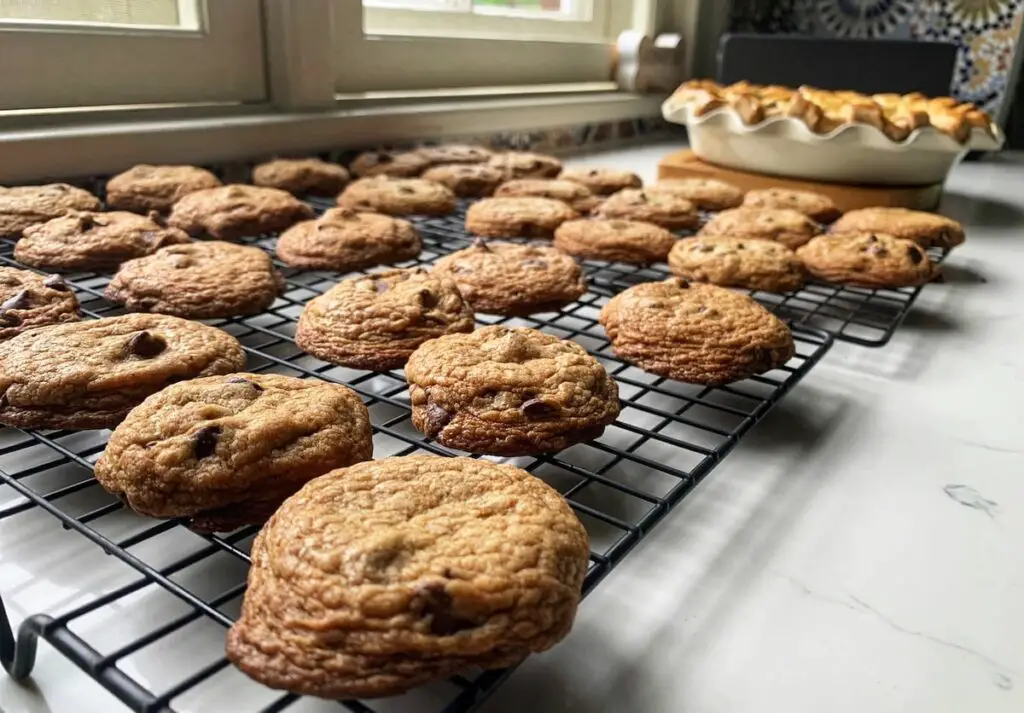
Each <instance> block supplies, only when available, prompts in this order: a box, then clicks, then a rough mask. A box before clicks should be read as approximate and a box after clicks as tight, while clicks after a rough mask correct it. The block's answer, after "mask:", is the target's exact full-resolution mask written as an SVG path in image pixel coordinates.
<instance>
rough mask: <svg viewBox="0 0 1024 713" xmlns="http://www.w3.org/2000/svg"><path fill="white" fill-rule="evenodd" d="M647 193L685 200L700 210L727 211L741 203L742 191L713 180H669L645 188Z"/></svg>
mask: <svg viewBox="0 0 1024 713" xmlns="http://www.w3.org/2000/svg"><path fill="white" fill-rule="evenodd" d="M647 192H648V193H669V194H671V195H676V196H679V197H680V198H685V199H686V200H688V201H690V202H691V203H693V204H694V205H695V206H697V208H698V209H700V210H728V209H729V208H736V207H738V206H739V205H740V204H741V203H743V189H742V188H739V187H738V186H734V185H733V184H731V183H727V182H725V181H719V180H717V179H714V178H669V179H664V180H661V181H658V182H657V183H654V184H652V185H650V186H647Z"/></svg>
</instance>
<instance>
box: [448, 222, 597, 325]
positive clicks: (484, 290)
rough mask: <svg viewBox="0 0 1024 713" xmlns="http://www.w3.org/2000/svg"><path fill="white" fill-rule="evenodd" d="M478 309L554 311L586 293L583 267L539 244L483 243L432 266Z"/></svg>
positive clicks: (516, 312)
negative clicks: (449, 278) (452, 282)
mask: <svg viewBox="0 0 1024 713" xmlns="http://www.w3.org/2000/svg"><path fill="white" fill-rule="evenodd" d="M433 271H434V272H435V273H437V274H439V275H447V276H449V277H451V279H452V280H454V281H455V284H456V285H458V286H459V292H461V293H462V296H463V297H465V298H466V301H468V302H469V303H470V304H471V305H472V306H473V309H475V310H476V311H478V312H488V313H491V314H506V315H519V316H522V315H528V314H534V313H536V312H550V311H552V310H557V309H559V308H560V307H563V306H565V305H567V304H569V303H570V302H573V301H574V300H576V299H578V298H579V297H580V296H581V295H582V294H583V293H584V292H586V291H587V283H586V280H585V279H584V277H583V271H582V270H580V266H579V265H577V264H576V261H575V260H573V259H572V258H571V257H569V256H568V255H566V254H565V253H563V252H562V251H560V250H555V249H554V248H549V247H542V246H539V245H515V244H513V243H485V242H484V241H483V240H478V241H477V242H476V243H474V244H473V246H472V247H469V248H466V249H465V250H459V251H457V252H453V253H451V254H450V255H446V256H445V257H443V258H441V259H440V260H438V261H437V262H436V263H435V264H434V270H433Z"/></svg>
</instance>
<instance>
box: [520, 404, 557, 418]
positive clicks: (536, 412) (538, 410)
mask: <svg viewBox="0 0 1024 713" xmlns="http://www.w3.org/2000/svg"><path fill="white" fill-rule="evenodd" d="M519 410H520V411H522V412H523V415H524V416H529V417H530V418H537V417H539V416H548V415H550V414H552V413H554V412H555V411H557V410H558V407H557V406H553V405H551V404H549V403H547V402H546V401H541V400H540V399H530V400H529V401H526V402H525V403H523V405H522V406H520V407H519Z"/></svg>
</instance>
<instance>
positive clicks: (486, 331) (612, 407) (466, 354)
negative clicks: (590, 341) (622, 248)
mask: <svg viewBox="0 0 1024 713" xmlns="http://www.w3.org/2000/svg"><path fill="white" fill-rule="evenodd" d="M405 375H406V378H407V379H408V380H409V386H410V388H409V399H410V401H411V403H412V422H413V425H414V426H416V428H418V429H419V430H421V431H422V432H423V433H425V434H426V435H427V436H429V437H431V438H434V439H436V440H437V441H438V442H439V443H442V444H444V445H446V446H449V447H450V448H457V449H459V450H463V451H468V452H470V453H487V454H492V455H504V456H521V455H531V454H536V453H553V452H557V451H560V450H563V449H565V448H568V447H569V446H571V445H573V444H574V443H580V442H585V441H591V440H594V439H595V438H598V437H600V435H601V434H602V433H603V432H604V428H605V426H607V425H608V424H610V423H611V422H612V421H614V420H615V417H616V416H618V414H619V396H618V386H617V385H616V383H615V381H614V380H613V379H612V378H611V377H610V376H608V372H607V371H605V369H604V367H603V366H601V364H600V363H598V361H597V360H596V359H595V358H594V357H592V356H590V355H589V354H587V352H586V350H584V349H583V347H581V346H580V345H579V344H576V343H575V342H571V341H568V340H565V339H559V338H557V337H555V336H552V335H550V334H544V333H543V332H538V331H537V330H534V329H527V328H525V327H518V328H509V327H502V326H490V327H483V328H482V329H478V330H477V331H475V332H473V333H472V334H456V335H451V336H447V337H441V338H440V339H435V340H432V341H430V342H427V343H426V344H424V345H423V346H422V347H420V348H419V349H417V350H416V352H415V353H414V354H413V355H412V357H410V358H409V363H408V364H407V365H406V368H405Z"/></svg>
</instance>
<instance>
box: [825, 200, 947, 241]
mask: <svg viewBox="0 0 1024 713" xmlns="http://www.w3.org/2000/svg"><path fill="white" fill-rule="evenodd" d="M832 230H833V232H836V233H884V234H886V235H892V236H894V237H897V238H904V239H906V240H913V241H914V242H915V243H917V244H918V245H920V246H921V247H922V248H930V247H938V248H954V247H956V246H957V245H960V244H962V243H963V242H964V227H963V226H962V225H960V223H958V222H956V221H955V220H953V219H952V218H947V217H946V216H944V215H936V214H935V213H925V212H923V211H919V210H908V209H906V208H862V209H860V210H851V211H850V212H849V213H846V214H845V215H844V216H843V217H842V218H840V219H839V220H837V221H836V222H835V223H834V224H833V225H832Z"/></svg>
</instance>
